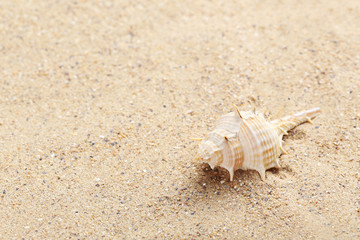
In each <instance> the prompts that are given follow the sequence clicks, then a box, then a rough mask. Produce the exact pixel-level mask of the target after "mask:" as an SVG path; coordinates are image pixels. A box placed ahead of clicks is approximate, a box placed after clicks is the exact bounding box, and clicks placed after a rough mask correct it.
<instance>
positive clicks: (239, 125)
mask: <svg viewBox="0 0 360 240" xmlns="http://www.w3.org/2000/svg"><path fill="white" fill-rule="evenodd" d="M319 113H320V109H319V108H313V109H311V110H308V111H302V112H299V113H297V114H294V115H291V116H287V117H284V118H280V119H277V120H274V121H271V122H268V121H266V120H265V119H264V117H263V116H261V115H260V114H255V113H253V112H249V111H248V112H247V111H239V109H238V108H237V107H236V106H235V111H234V112H230V113H228V114H225V115H223V116H221V117H220V119H219V120H218V121H217V123H216V125H215V128H214V130H213V131H211V132H210V133H209V134H208V135H207V136H206V137H205V138H204V139H203V140H202V141H201V143H200V144H199V155H198V157H197V158H198V160H202V161H203V162H206V163H208V164H209V165H210V167H211V168H212V169H214V168H215V167H217V166H220V167H223V168H225V169H227V170H228V171H229V173H230V181H232V180H233V178H234V172H235V171H236V170H238V169H242V170H247V169H251V170H256V171H257V172H258V173H259V174H260V177H261V179H262V180H265V171H266V170H267V169H270V168H280V165H279V156H280V155H281V154H282V153H284V152H285V151H284V150H283V148H282V142H283V140H282V138H283V136H284V135H287V132H288V131H289V130H291V129H292V128H294V127H296V126H298V125H300V124H302V123H305V122H310V123H312V122H311V119H312V118H314V117H315V116H316V115H318V114H319Z"/></svg>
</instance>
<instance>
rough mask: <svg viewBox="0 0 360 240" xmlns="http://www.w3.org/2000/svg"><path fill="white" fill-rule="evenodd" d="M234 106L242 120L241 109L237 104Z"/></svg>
mask: <svg viewBox="0 0 360 240" xmlns="http://www.w3.org/2000/svg"><path fill="white" fill-rule="evenodd" d="M233 106H234V108H235V110H236V112H237V113H238V115H239V117H240V118H242V116H241V114H240V110H239V108H238V107H237V106H236V105H235V104H233Z"/></svg>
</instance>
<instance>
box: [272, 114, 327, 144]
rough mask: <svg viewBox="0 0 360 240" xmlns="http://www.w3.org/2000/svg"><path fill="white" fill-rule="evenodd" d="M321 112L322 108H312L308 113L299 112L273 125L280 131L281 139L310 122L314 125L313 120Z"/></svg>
mask: <svg viewBox="0 0 360 240" xmlns="http://www.w3.org/2000/svg"><path fill="white" fill-rule="evenodd" d="M320 112H321V110H320V108H312V109H310V110H307V111H302V112H298V113H296V114H293V115H289V116H286V117H283V118H280V119H276V120H274V121H271V124H272V125H274V127H276V128H277V129H278V134H279V136H280V137H282V136H283V135H287V132H288V131H289V130H291V129H293V128H295V127H297V126H299V125H300V124H302V123H305V122H309V123H311V124H312V123H313V122H312V121H311V119H313V118H314V117H316V116H317V115H319V114H320Z"/></svg>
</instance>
